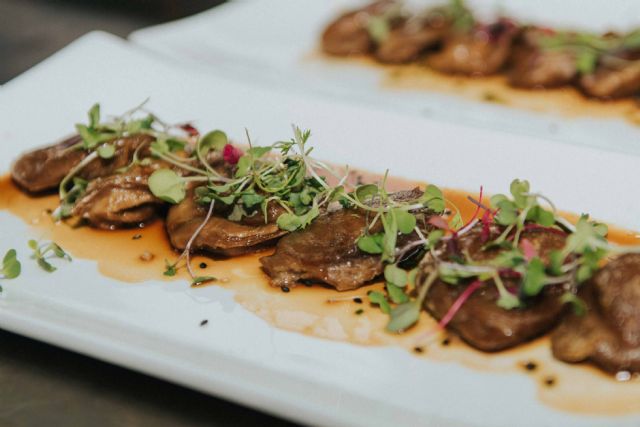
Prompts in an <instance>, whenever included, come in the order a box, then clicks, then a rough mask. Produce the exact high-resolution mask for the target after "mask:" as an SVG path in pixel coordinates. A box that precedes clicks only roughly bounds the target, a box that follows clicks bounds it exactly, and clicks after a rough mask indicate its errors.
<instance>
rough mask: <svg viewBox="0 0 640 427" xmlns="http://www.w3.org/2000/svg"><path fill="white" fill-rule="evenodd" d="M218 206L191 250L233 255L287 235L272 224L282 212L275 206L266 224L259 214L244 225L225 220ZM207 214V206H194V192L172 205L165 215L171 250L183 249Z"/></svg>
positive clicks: (270, 208)
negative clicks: (173, 248)
mask: <svg viewBox="0 0 640 427" xmlns="http://www.w3.org/2000/svg"><path fill="white" fill-rule="evenodd" d="M218 205H220V203H219V204H218ZM219 207H220V209H216V213H215V214H214V215H213V216H212V217H211V218H210V219H209V221H207V224H206V225H205V226H204V228H203V229H202V231H200V233H199V234H198V236H197V237H196V239H195V240H194V242H193V244H192V249H193V250H202V251H206V252H211V253H214V254H219V255H225V256H235V255H240V254H243V253H247V252H252V251H256V250H258V249H262V248H264V247H266V246H269V245H271V244H273V243H274V242H275V240H276V239H277V238H279V237H281V236H282V235H284V234H286V231H283V230H280V228H278V226H277V225H276V224H275V221H276V219H277V218H278V216H279V215H281V214H282V212H283V211H282V210H281V208H279V207H278V206H277V205H273V206H270V207H269V209H268V214H267V223H265V221H264V217H263V216H262V214H260V213H258V214H257V215H255V216H253V217H250V218H244V219H243V222H234V221H230V220H228V219H226V213H227V212H226V210H225V208H224V207H223V206H219ZM206 214H207V206H203V205H201V204H198V203H196V201H195V199H194V196H193V191H189V192H188V194H187V197H185V199H184V200H183V201H182V202H180V203H179V204H177V205H175V206H172V207H171V208H170V209H169V214H168V215H167V223H166V227H167V233H168V234H169V240H170V241H171V244H172V245H173V247H175V248H176V249H180V250H182V249H184V248H185V247H186V245H187V242H188V241H189V239H190V238H191V236H193V234H194V233H195V231H196V229H197V228H198V227H199V226H200V224H202V222H203V221H204V219H205V218H206Z"/></svg>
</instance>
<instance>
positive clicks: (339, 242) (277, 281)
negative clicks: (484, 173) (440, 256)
mask: <svg viewBox="0 0 640 427" xmlns="http://www.w3.org/2000/svg"><path fill="white" fill-rule="evenodd" d="M420 195H421V193H420V192H419V191H416V190H414V191H411V192H400V193H396V194H395V195H393V196H392V197H395V198H397V199H400V198H406V199H415V198H417V197H419V196H420ZM370 216H371V214H367V212H366V211H363V210H360V209H340V210H337V211H334V212H330V213H327V214H325V215H323V216H321V217H320V218H317V219H316V220H315V221H314V222H313V223H312V224H311V225H309V226H308V227H307V228H305V229H304V230H300V231H296V232H294V233H291V234H290V235H288V236H285V237H283V238H282V239H281V240H280V241H279V242H278V245H277V246H276V252H275V253H274V254H273V255H271V256H267V257H264V258H261V259H260V262H261V263H262V267H263V269H264V271H265V272H266V273H267V274H268V275H269V277H270V279H271V284H272V285H273V286H280V287H285V286H286V287H289V288H290V287H293V286H296V285H297V284H298V283H299V282H300V281H311V282H321V283H324V284H327V285H329V286H333V287H334V288H336V289H337V290H339V291H346V290H350V289H356V288H359V287H360V286H363V285H365V284H366V283H367V282H369V281H371V280H373V279H375V278H376V277H379V276H380V275H381V274H382V269H383V265H382V262H381V260H380V256H379V255H370V254H366V253H364V252H362V251H360V249H358V246H357V240H358V237H360V236H361V235H362V234H363V232H364V231H365V229H366V227H367V224H368V223H369V221H370V220H371V217H370ZM376 226H377V227H378V228H375V227H374V229H373V230H371V232H372V233H377V232H378V231H381V225H380V222H379V221H378V223H377V224H376ZM400 238H401V239H402V241H401V242H400V244H401V245H405V244H408V243H409V242H410V241H411V240H414V239H416V238H417V236H416V235H409V236H400Z"/></svg>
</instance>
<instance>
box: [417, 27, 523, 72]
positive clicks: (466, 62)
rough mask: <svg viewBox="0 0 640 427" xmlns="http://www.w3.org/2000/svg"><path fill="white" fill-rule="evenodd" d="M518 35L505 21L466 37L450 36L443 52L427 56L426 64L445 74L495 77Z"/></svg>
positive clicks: (460, 35)
mask: <svg viewBox="0 0 640 427" xmlns="http://www.w3.org/2000/svg"><path fill="white" fill-rule="evenodd" d="M517 32H518V31H517V28H516V27H515V26H514V25H513V24H512V23H511V22H510V21H507V20H500V21H498V22H496V23H494V24H491V25H487V26H479V27H476V28H474V29H473V30H472V31H470V32H468V33H458V32H452V33H451V35H450V36H449V37H447V38H446V39H445V41H444V46H443V48H442V51H440V52H438V53H436V54H434V55H431V56H429V57H428V58H427V63H428V64H429V66H430V67H432V68H434V69H435V70H437V71H440V72H443V73H447V74H465V75H475V76H483V75H490V74H495V73H497V72H498V71H500V70H501V69H502V68H503V67H504V65H505V64H506V63H507V60H508V58H509V54H510V50H511V45H512V42H513V40H514V38H515V36H516V35H517Z"/></svg>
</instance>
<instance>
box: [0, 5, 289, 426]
mask: <svg viewBox="0 0 640 427" xmlns="http://www.w3.org/2000/svg"><path fill="white" fill-rule="evenodd" d="M221 2H222V0H173V1H172V0H84V1H80V0H75V1H72V0H0V84H2V83H5V82H6V81H8V80H10V79H11V78H13V77H15V76H16V75H18V74H20V73H22V72H23V71H25V70H27V69H28V68H30V67H31V66H33V65H35V64H37V63H38V62H40V61H41V60H43V59H44V58H46V57H47V56H49V55H51V54H53V53H54V52H55V51H57V50H59V49H61V48H62V47H64V46H65V45H66V44H68V43H69V42H71V41H73V40H74V39H76V38H77V37H79V36H81V35H83V34H85V33H86V32H88V31H91V30H105V31H108V32H111V33H114V34H117V35H119V36H122V37H126V36H127V35H128V34H129V33H130V32H132V31H133V30H135V29H138V28H142V27H145V26H148V25H154V24H158V23H161V22H164V21H167V20H171V19H177V18H179V17H182V16H186V15H189V14H192V13H195V12H198V11H201V10H204V9H207V8H209V7H213V6H215V5H217V4H219V3H221ZM0 90H1V89H0ZM0 120H2V118H0ZM0 425H1V426H85V425H90V426H92V427H102V426H153V427H165V426H181V427H182V426H185V427H190V426H255V425H259V426H288V425H291V424H289V423H287V422H286V421H282V420H279V419H276V418H273V417H270V416H267V415H264V414H261V413H258V412H256V411H252V410H250V409H246V408H243V407H240V406H237V405H234V404H232V403H229V402H225V401H223V400H219V399H215V398H213V397H210V396H207V395H204V394H201V393H198V392H195V391H191V390H188V389H185V388H182V387H178V386H175V385H172V384H169V383H166V382H164V381H160V380H157V379H154V378H151V377H148V376H145V375H142V374H138V373H135V372H132V371H129V370H126V369H123V368H119V367H116V366H113V365H110V364H107V363H103V362H99V361H96V360H94V359H91V358H88V357H84V356H81V355H79V354H75V353H71V352H68V351H66V350H62V349H59V348H56V347H53V346H49V345H47V344H43V343H40V342H37V341H34V340H31V339H28V338H24V337H20V336H18V335H15V334H12V333H9V332H6V331H2V330H1V329H0Z"/></svg>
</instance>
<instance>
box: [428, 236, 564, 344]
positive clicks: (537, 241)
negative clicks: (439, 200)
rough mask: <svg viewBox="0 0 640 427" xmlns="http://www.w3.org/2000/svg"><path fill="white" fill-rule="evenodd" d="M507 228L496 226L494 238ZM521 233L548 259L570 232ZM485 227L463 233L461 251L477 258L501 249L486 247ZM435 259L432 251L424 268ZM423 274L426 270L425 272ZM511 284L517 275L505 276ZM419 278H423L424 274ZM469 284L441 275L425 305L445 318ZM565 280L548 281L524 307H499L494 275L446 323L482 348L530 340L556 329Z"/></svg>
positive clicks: (486, 257) (481, 259) (506, 280)
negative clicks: (559, 282)
mask: <svg viewBox="0 0 640 427" xmlns="http://www.w3.org/2000/svg"><path fill="white" fill-rule="evenodd" d="M501 231H502V230H500V229H498V228H494V229H492V231H491V236H490V238H491V239H494V238H496V237H497V236H498V235H499V234H500V232H501ZM521 237H522V239H527V240H529V241H530V242H531V243H532V244H533V247H534V248H536V252H537V253H538V254H539V256H540V257H541V258H542V259H543V260H545V261H546V259H547V257H548V255H549V253H550V252H551V251H552V250H557V249H561V248H562V247H563V245H564V242H565V236H564V235H563V234H562V233H561V232H559V231H555V230H553V231H552V230H546V229H537V230H530V231H525V232H523V234H522V236H521ZM486 241H487V240H486V239H485V238H483V237H482V230H481V229H480V228H475V229H473V230H472V231H470V232H469V233H468V234H466V235H464V236H463V237H461V238H459V240H458V242H457V246H458V248H459V251H460V252H461V253H464V252H466V253H468V254H469V256H471V258H472V259H473V260H475V261H486V260H490V259H493V258H495V257H496V256H497V255H498V254H499V253H500V250H496V249H492V250H482V247H483V245H484V242H486ZM432 262H433V259H432V258H431V257H430V255H427V257H426V258H425V260H424V261H423V263H422V269H421V270H422V271H424V270H425V269H427V270H428V269H430V268H431V266H432ZM422 275H424V273H422ZM502 279H503V282H504V284H505V286H506V288H507V289H509V288H510V287H513V286H514V285H515V282H514V279H509V278H504V277H503V278H502ZM419 280H422V279H420V278H419ZM467 286H468V284H457V285H451V284H447V283H445V282H443V281H440V280H437V281H436V282H435V283H433V284H432V285H431V287H430V288H429V291H428V293H427V298H426V299H425V303H424V307H425V309H426V310H427V311H428V312H429V313H431V314H432V315H433V316H434V317H435V318H436V319H438V320H440V319H442V318H443V317H444V316H445V315H446V314H447V312H448V311H449V309H450V308H451V306H452V305H453V304H454V302H455V301H456V300H457V299H458V298H459V297H460V295H461V294H462V293H463V292H464V291H465V289H466V287H467ZM560 288H561V286H553V287H546V288H545V289H544V290H543V292H542V293H541V294H540V295H538V296H537V297H536V298H534V299H533V300H531V301H528V302H527V305H526V306H525V307H523V308H516V309H511V310H506V309H503V308H501V307H499V306H498V305H497V304H496V302H497V301H498V291H497V289H496V287H495V285H494V284H493V282H492V281H487V282H485V284H484V285H483V286H482V287H481V288H479V289H478V290H476V291H475V292H474V293H473V294H472V295H471V296H470V297H469V299H467V300H466V302H465V303H464V304H463V305H462V307H461V308H460V309H459V310H458V311H457V312H456V314H455V316H454V317H453V319H452V320H451V321H450V322H449V323H448V325H447V328H448V329H450V330H452V331H453V332H455V333H456V334H458V335H459V336H460V338H462V339H463V340H464V341H466V342H467V343H468V344H469V345H471V346H473V347H475V348H477V349H479V350H482V351H499V350H504V349H507V348H510V347H514V346H516V345H518V344H520V343H523V342H525V341H528V340H531V339H533V338H536V337H538V336H540V335H541V334H543V333H544V332H546V331H548V330H549V329H551V328H552V327H553V326H555V325H556V323H557V322H558V321H559V320H560V317H561V314H562V312H563V304H562V303H561V302H560V300H559V298H558V297H559V295H560V294H561V293H562V290H561V289H560Z"/></svg>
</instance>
